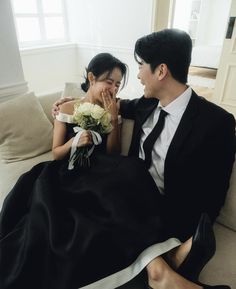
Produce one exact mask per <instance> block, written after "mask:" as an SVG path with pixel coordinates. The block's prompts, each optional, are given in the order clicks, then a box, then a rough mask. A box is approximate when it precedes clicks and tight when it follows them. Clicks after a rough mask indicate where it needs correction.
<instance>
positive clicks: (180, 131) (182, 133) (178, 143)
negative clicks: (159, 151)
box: [165, 91, 199, 169]
mask: <svg viewBox="0 0 236 289" xmlns="http://www.w3.org/2000/svg"><path fill="white" fill-rule="evenodd" d="M198 99H199V96H198V95H197V94H196V93H195V92H194V91H193V92H192V95H191V98H190V100H189V103H188V105H187V107H186V110H185V112H184V114H183V116H182V118H181V120H180V123H179V126H178V128H177V130H176V132H175V134H174V137H173V139H172V141H171V143H170V146H169V150H168V152H167V155H166V160H165V169H166V168H168V167H169V162H170V161H171V160H174V159H175V156H176V154H178V152H179V149H180V148H181V147H182V145H183V143H184V141H185V139H186V138H187V137H188V135H189V133H190V132H191V130H192V127H193V121H194V119H195V117H196V116H197V114H198V103H199V102H198Z"/></svg>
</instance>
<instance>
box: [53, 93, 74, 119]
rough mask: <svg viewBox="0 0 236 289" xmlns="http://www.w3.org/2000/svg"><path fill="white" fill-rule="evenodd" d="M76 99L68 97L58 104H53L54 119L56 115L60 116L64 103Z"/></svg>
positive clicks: (61, 99) (58, 101)
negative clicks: (61, 106)
mask: <svg viewBox="0 0 236 289" xmlns="http://www.w3.org/2000/svg"><path fill="white" fill-rule="evenodd" d="M74 99H75V98H74V97H70V96H66V97H64V98H60V99H58V100H57V101H56V102H54V103H53V105H52V112H51V113H52V117H53V118H55V117H56V115H57V114H58V112H59V110H60V105H62V104H63V103H65V102H67V101H72V100H74Z"/></svg>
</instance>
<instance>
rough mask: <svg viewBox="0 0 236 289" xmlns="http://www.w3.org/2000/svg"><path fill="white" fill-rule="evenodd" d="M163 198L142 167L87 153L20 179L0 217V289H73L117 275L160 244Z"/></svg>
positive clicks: (130, 161) (36, 169)
mask: <svg viewBox="0 0 236 289" xmlns="http://www.w3.org/2000/svg"><path fill="white" fill-rule="evenodd" d="M161 215H162V199H161V196H160V194H159V192H158V189H157V187H156V185H155V182H154V181H153V179H152V177H151V176H150V174H149V172H148V171H147V170H146V168H145V165H144V162H143V161H142V160H139V159H135V158H130V157H129V158H128V157H123V156H116V157H115V156H108V155H102V154H100V155H94V156H93V157H92V162H91V167H90V168H87V169H83V168H78V169H75V170H72V171H68V170H67V161H50V162H44V163H40V164H38V165H36V166H34V167H33V168H32V169H31V170H30V171H29V172H27V173H25V174H23V175H22V176H21V177H20V179H19V180H18V182H17V183H16V185H15V186H14V188H13V189H12V190H11V192H10V193H9V194H8V196H7V198H6V199H5V201H4V205H3V208H2V211H1V215H0V288H1V289H20V288H25V289H75V288H80V287H83V286H86V285H88V284H91V283H93V282H95V281H97V280H99V279H101V278H105V277H106V276H109V275H111V274H114V273H115V272H118V271H120V270H122V269H124V268H126V267H128V266H129V265H130V264H132V263H133V262H134V260H135V259H136V258H137V257H138V256H139V255H140V254H141V253H142V251H143V250H145V249H146V248H148V247H149V246H151V245H153V244H155V243H159V242H162V241H165V240H166V239H167V238H168V237H169V236H167V234H166V232H165V229H164V225H163V223H162V218H161Z"/></svg>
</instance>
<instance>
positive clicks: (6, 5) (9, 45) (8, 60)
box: [0, 0, 27, 101]
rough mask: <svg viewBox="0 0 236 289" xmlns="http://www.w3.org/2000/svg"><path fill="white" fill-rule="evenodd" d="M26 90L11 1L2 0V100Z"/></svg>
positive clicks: (0, 95)
mask: <svg viewBox="0 0 236 289" xmlns="http://www.w3.org/2000/svg"><path fill="white" fill-rule="evenodd" d="M26 90H27V84H26V83H25V79H24V74H23V70H22V65H21V60H20V54H19V49H18V43H17V38H16V32H15V27H14V21H13V16H12V9H11V5H10V1H9V0H1V1H0V101H1V100H5V99H6V98H8V97H10V96H11V95H14V94H17V93H21V92H25V91H26Z"/></svg>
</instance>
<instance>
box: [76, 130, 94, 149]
mask: <svg viewBox="0 0 236 289" xmlns="http://www.w3.org/2000/svg"><path fill="white" fill-rule="evenodd" d="M92 144H93V139H92V135H91V132H90V131H89V130H85V131H83V132H82V133H81V136H80V138H79V141H78V143H77V147H78V148H79V147H85V146H89V145H92Z"/></svg>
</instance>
